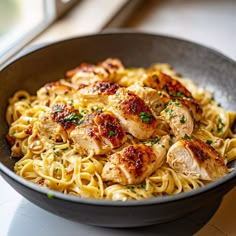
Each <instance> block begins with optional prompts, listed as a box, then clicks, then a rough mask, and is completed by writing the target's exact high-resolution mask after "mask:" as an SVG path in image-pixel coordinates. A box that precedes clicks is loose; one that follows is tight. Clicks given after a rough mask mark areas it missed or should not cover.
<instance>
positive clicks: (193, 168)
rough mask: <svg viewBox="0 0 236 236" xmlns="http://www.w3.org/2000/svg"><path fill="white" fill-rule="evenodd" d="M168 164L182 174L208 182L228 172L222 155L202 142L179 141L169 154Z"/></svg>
mask: <svg viewBox="0 0 236 236" xmlns="http://www.w3.org/2000/svg"><path fill="white" fill-rule="evenodd" d="M167 163H168V164H169V165H170V166H171V167H172V168H173V169H174V170H176V171H178V172H180V173H183V174H185V175H188V176H191V177H194V178H199V179H202V180H208V181H212V180H215V179H218V178H220V177H222V176H224V175H226V174H227V172H228V169H227V167H226V165H225V163H224V160H223V158H222V157H221V156H220V154H219V153H218V152H217V151H216V150H215V149H214V148H213V147H212V146H210V145H208V144H206V143H204V142H203V141H201V140H185V139H181V140H179V141H177V142H176V143H175V144H174V145H172V146H171V147H170V149H169V151H168V153H167Z"/></svg>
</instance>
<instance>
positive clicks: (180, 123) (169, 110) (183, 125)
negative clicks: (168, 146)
mask: <svg viewBox="0 0 236 236" xmlns="http://www.w3.org/2000/svg"><path fill="white" fill-rule="evenodd" d="M161 116H162V117H163V118H164V119H165V121H166V122H167V123H168V124H169V126H170V128H171V130H172V132H173V134H174V135H175V136H176V137H177V138H183V137H185V136H191V134H192V132H193V128H194V121H193V118H192V116H191V113H190V111H189V109H188V107H187V106H185V105H183V104H182V103H180V102H179V101H178V100H175V101H170V102H169V103H168V104H167V106H166V108H165V109H164V110H163V111H162V112H161Z"/></svg>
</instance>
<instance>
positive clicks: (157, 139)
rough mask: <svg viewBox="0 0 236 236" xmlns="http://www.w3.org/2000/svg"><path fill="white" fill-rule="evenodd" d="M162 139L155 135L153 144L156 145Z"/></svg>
mask: <svg viewBox="0 0 236 236" xmlns="http://www.w3.org/2000/svg"><path fill="white" fill-rule="evenodd" d="M159 141H160V138H157V137H155V138H154V139H153V140H152V141H151V145H154V144H156V143H158V142H159Z"/></svg>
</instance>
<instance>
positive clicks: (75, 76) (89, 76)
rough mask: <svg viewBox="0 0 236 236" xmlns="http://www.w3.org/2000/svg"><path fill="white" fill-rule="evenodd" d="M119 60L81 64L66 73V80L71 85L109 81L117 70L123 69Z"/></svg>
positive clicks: (109, 59) (112, 59) (111, 59)
mask: <svg viewBox="0 0 236 236" xmlns="http://www.w3.org/2000/svg"><path fill="white" fill-rule="evenodd" d="M123 68H124V67H123V65H122V63H121V61H120V60H118V59H115V58H108V59H107V60H105V61H103V62H101V63H99V64H98V65H92V64H86V63H83V64H81V65H80V66H79V67H77V68H75V69H73V70H70V71H68V72H67V73H66V76H67V77H68V79H71V82H72V84H77V85H78V86H79V85H80V84H85V85H88V84H91V83H94V82H96V81H110V80H111V79H110V77H111V76H114V74H115V73H116V71H117V70H119V69H123Z"/></svg>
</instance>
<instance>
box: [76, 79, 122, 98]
mask: <svg viewBox="0 0 236 236" xmlns="http://www.w3.org/2000/svg"><path fill="white" fill-rule="evenodd" d="M119 87H120V86H119V85H118V84H115V83H111V82H105V81H96V82H95V83H94V84H91V85H88V86H83V87H82V88H80V89H79V92H80V93H81V94H88V95H112V94H115V93H116V91H117V89H118V88H119Z"/></svg>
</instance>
